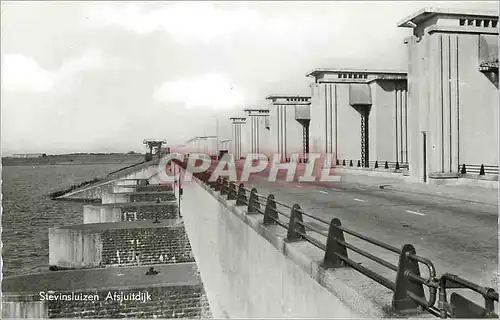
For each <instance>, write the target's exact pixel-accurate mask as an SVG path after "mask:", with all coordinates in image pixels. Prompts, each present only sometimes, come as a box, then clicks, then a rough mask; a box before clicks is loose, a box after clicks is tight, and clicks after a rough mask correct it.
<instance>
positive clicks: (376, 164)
mask: <svg viewBox="0 0 500 320" xmlns="http://www.w3.org/2000/svg"><path fill="white" fill-rule="evenodd" d="M375 169H378V161H375Z"/></svg>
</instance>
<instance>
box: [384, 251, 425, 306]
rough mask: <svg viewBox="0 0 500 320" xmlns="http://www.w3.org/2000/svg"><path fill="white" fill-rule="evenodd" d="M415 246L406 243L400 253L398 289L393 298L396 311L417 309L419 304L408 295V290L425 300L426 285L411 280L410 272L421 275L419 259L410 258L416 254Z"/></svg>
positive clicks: (397, 276) (397, 275)
mask: <svg viewBox="0 0 500 320" xmlns="http://www.w3.org/2000/svg"><path fill="white" fill-rule="evenodd" d="M415 254H416V251H415V248H414V247H413V246H412V245H411V244H405V245H404V246H403V248H402V249H401V254H400V255H399V264H398V271H397V274H396V289H395V290H394V295H393V298H392V307H393V308H394V310H396V311H403V310H407V311H410V310H415V309H416V308H417V306H418V305H417V304H416V303H415V302H414V301H413V300H412V299H410V298H409V297H408V294H407V292H411V293H413V294H414V295H415V296H417V297H421V298H422V299H423V300H425V293H424V287H423V285H422V284H421V283H415V282H412V281H411V280H410V278H409V277H408V275H407V274H408V273H410V272H411V273H412V274H413V275H416V276H420V268H419V267H418V261H416V260H413V259H411V258H410V256H411V255H415Z"/></svg>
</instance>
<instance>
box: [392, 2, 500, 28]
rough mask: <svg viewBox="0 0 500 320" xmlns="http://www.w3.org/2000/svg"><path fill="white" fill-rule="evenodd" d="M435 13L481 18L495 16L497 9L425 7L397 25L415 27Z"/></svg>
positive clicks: (496, 16) (496, 15)
mask: <svg viewBox="0 0 500 320" xmlns="http://www.w3.org/2000/svg"><path fill="white" fill-rule="evenodd" d="M436 15H460V16H476V17H483V18H497V19H498V11H493V10H471V9H452V8H435V7H426V8H423V9H420V10H418V11H417V12H415V13H413V14H411V15H409V16H407V17H406V18H404V19H401V20H400V21H399V22H398V27H403V28H415V27H416V26H417V25H419V24H421V23H422V22H424V21H426V20H428V19H430V18H432V17H433V16H436Z"/></svg>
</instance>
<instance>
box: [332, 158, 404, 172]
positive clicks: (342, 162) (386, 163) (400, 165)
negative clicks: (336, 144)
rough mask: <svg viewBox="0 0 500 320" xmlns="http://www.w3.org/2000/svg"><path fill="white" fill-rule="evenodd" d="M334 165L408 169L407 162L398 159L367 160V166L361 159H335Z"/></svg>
mask: <svg viewBox="0 0 500 320" xmlns="http://www.w3.org/2000/svg"><path fill="white" fill-rule="evenodd" d="M336 165H337V166H342V167H357V168H375V169H396V170H399V169H408V163H405V162H399V161H396V162H394V161H384V160H375V161H369V162H368V166H365V165H364V163H363V161H361V160H351V159H342V160H339V159H337V160H336Z"/></svg>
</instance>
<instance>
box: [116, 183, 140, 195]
mask: <svg viewBox="0 0 500 320" xmlns="http://www.w3.org/2000/svg"><path fill="white" fill-rule="evenodd" d="M135 189H136V186H135V185H134V186H116V185H115V186H113V193H122V192H134V191H135Z"/></svg>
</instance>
